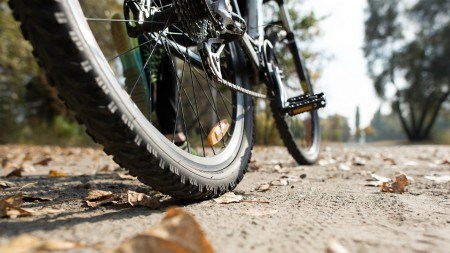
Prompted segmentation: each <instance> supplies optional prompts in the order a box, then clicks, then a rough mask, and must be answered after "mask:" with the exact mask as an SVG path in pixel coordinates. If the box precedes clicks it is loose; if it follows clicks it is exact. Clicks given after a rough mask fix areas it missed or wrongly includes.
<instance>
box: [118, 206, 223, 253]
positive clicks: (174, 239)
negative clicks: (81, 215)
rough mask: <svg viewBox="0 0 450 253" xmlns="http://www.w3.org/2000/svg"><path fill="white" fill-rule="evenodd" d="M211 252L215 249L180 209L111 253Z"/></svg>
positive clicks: (171, 211)
mask: <svg viewBox="0 0 450 253" xmlns="http://www.w3.org/2000/svg"><path fill="white" fill-rule="evenodd" d="M135 252H185V253H194V252H201V253H213V252H214V249H213V247H212V245H211V243H210V242H209V240H208V239H207V237H206V235H205V234H204V232H203V230H202V229H201V227H200V225H199V224H198V222H197V221H196V220H195V218H194V217H193V216H192V215H191V214H189V213H187V212H186V211H184V210H182V209H179V208H172V209H169V210H168V211H167V213H166V216H165V217H164V218H163V220H162V221H161V223H160V224H158V225H156V226H155V227H153V228H151V229H149V230H147V231H144V232H142V233H140V234H138V235H136V236H134V237H132V238H130V239H128V240H125V241H124V242H123V243H122V244H121V245H120V246H119V247H117V248H116V249H115V250H114V251H113V253H135Z"/></svg>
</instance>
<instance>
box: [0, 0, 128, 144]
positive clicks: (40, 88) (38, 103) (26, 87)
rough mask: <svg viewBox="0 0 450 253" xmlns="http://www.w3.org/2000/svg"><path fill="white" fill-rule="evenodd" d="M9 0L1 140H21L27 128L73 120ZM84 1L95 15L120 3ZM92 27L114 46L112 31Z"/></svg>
mask: <svg viewBox="0 0 450 253" xmlns="http://www.w3.org/2000/svg"><path fill="white" fill-rule="evenodd" d="M7 2H8V1H7V0H0V31H1V32H0V41H1V43H0V125H1V131H0V143H4V142H8V141H18V140H21V139H22V137H21V136H20V135H22V134H23V132H24V131H25V130H24V129H25V128H26V131H25V132H30V131H31V132H32V131H33V130H36V129H40V126H41V125H42V126H44V125H45V126H47V127H49V126H50V125H51V124H53V122H54V121H57V122H59V123H58V124H62V123H61V122H62V120H67V121H69V122H71V121H73V119H72V118H71V117H67V115H68V114H67V111H66V109H65V107H64V105H63V104H62V103H61V102H60V101H59V99H58V98H57V95H56V91H55V90H54V89H53V88H52V87H51V86H50V85H49V84H48V83H47V81H46V79H45V74H43V71H42V70H40V69H39V67H38V65H37V64H36V60H35V58H34V57H33V55H32V47H31V45H30V44H29V43H28V42H27V41H26V40H24V39H23V36H22V34H21V32H20V27H19V23H17V22H16V21H15V20H14V19H13V17H12V15H11V10H10V9H9V7H8V4H7ZM82 2H84V3H82V4H84V6H85V9H86V10H89V15H92V17H96V16H97V17H99V16H101V17H105V16H107V15H110V13H108V12H107V11H105V10H107V9H108V8H106V5H107V4H111V6H112V4H114V7H117V6H119V7H120V5H119V4H118V2H117V1H116V0H108V1H85V0H84V1H82ZM108 7H109V6H108ZM109 10H111V8H110V9H109ZM93 29H98V30H99V33H101V34H102V36H103V37H102V38H103V39H100V40H99V43H100V44H102V45H104V48H106V50H109V49H110V48H113V47H112V45H110V44H111V41H112V40H111V39H110V35H109V37H108V36H106V35H107V34H110V31H108V30H105V31H103V30H100V28H99V27H94V28H93ZM59 116H62V117H59ZM28 136H29V137H30V138H33V137H34V135H33V134H29V135H28Z"/></svg>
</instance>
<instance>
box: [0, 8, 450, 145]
mask: <svg viewBox="0 0 450 253" xmlns="http://www.w3.org/2000/svg"><path fill="white" fill-rule="evenodd" d="M109 1H113V0H109ZM92 2H93V3H92V10H94V11H95V10H98V11H101V3H100V1H99V2H98V3H97V1H92ZM105 2H107V1H105ZM288 4H289V7H290V9H291V13H292V15H293V17H294V20H295V22H296V28H297V29H299V30H300V31H301V33H300V35H299V38H298V39H299V40H300V41H301V48H302V50H303V52H302V53H303V55H304V57H305V58H306V59H307V64H308V67H309V70H310V72H311V76H312V78H313V79H314V81H315V89H316V91H318V92H325V94H326V96H327V100H328V106H327V108H326V109H324V110H321V112H320V113H321V118H322V119H321V120H322V129H323V131H322V136H323V140H324V142H330V143H331V142H352V143H366V142H381V141H382V142H386V141H389V142H391V141H394V142H426V143H442V144H450V101H449V94H450V87H449V83H450V82H449V79H450V15H449V10H450V1H448V0H396V1H394V0H348V1H345V2H342V1H329V0H328V1H326V0H314V1H313V0H303V1H294V0H290V1H288ZM270 117H271V116H270V112H269V111H267V110H266V109H263V110H262V109H260V110H258V111H257V115H256V121H257V122H256V130H257V132H256V144H257V145H258V144H259V145H281V140H280V138H279V137H278V135H277V134H278V133H277V131H276V129H275V128H274V127H272V126H273V121H272V119H271V118H270ZM5 143H24V144H54V145H83V146H85V145H94V144H93V142H92V141H90V139H89V137H87V136H86V135H85V133H84V130H83V128H82V127H81V126H79V125H78V124H77V123H76V121H75V119H74V117H73V115H72V114H71V113H70V112H69V111H67V110H66V108H65V106H64V104H63V103H62V102H61V101H60V100H59V99H58V97H57V94H56V92H55V91H54V90H53V88H52V87H51V86H50V85H49V84H48V82H47V80H46V78H45V73H43V72H42V70H40V69H39V67H38V64H37V63H36V61H35V59H34V58H33V56H32V49H31V46H30V45H29V44H28V42H26V41H25V40H23V38H22V35H21V34H20V30H19V26H18V24H17V23H16V22H15V21H14V20H13V18H12V17H11V13H10V10H9V8H8V6H7V1H6V0H0V144H5Z"/></svg>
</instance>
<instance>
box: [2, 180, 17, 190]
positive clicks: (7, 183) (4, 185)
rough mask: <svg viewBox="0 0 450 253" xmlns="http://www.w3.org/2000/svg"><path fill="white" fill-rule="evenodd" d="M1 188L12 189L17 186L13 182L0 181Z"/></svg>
mask: <svg viewBox="0 0 450 253" xmlns="http://www.w3.org/2000/svg"><path fill="white" fill-rule="evenodd" d="M0 187H1V188H5V189H6V188H12V187H16V184H15V183H11V182H8V181H0Z"/></svg>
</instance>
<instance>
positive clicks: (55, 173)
mask: <svg viewBox="0 0 450 253" xmlns="http://www.w3.org/2000/svg"><path fill="white" fill-rule="evenodd" d="M67 176H68V174H67V173H63V172H59V171H57V170H50V171H49V172H48V177H67Z"/></svg>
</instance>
